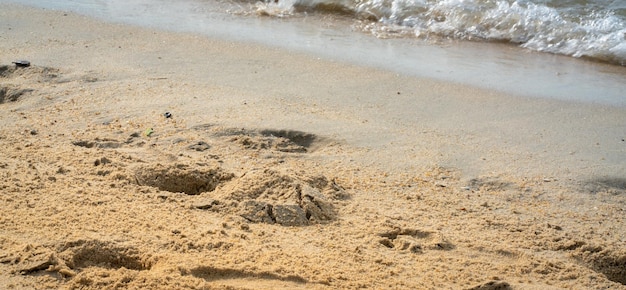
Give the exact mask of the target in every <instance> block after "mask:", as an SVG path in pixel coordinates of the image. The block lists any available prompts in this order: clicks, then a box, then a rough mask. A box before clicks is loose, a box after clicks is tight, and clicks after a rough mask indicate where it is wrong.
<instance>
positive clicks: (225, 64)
mask: <svg viewBox="0 0 626 290" xmlns="http://www.w3.org/2000/svg"><path fill="white" fill-rule="evenodd" d="M0 31H1V32H0V52H1V54H0V112H1V113H2V114H0V148H2V149H0V177H1V178H0V209H1V214H0V288H2V289H55V288H64V289H113V288H123V289H126V288H128V289H213V288H215V289H354V288H370V289H381V288H392V289H561V288H567V289H608V288H610V289H626V286H625V285H626V225H625V223H626V219H625V217H626V172H625V170H626V169H625V166H624V165H625V164H626V142H624V138H626V129H625V128H624V124H626V109H624V108H619V107H606V106H601V105H591V104H575V103H567V102H560V101H554V100H546V99H540V98H522V97H517V96H511V95H506V94H503V93H499V92H496V91H489V90H484V89H478V88H473V87H469V86H462V85H458V84H453V83H446V82H441V81H434V80H428V79H421V78H414V77H409V76H402V75H398V74H396V73H392V72H388V71H384V70H378V69H375V68H367V67H359V66H355V65H350V64H345V63H339V62H335V61H330V60H325V59H320V58H317V57H314V56H309V55H304V54H299V53H296V52H292V51H284V50H280V49H277V48H271V47H265V46H261V45H256V44H246V43H236V42H229V41H225V40H217V39H208V38H206V37H203V36H199V35H193V34H181V33H178V34H176V33H170V32H164V31H158V30H150V29H144V28H137V27H129V26H123V25H117V24H109V23H104V22H99V21H96V20H93V19H89V18H87V17H83V16H79V15H75V14H71V13H64V12H59V11H50V10H41V9H34V8H26V7H21V6H17V5H0ZM18 59H27V60H29V61H30V62H31V66H30V67H25V68H20V67H16V66H14V65H13V64H11V62H12V61H15V60H18ZM374 80H375V81H374ZM166 112H169V113H170V114H171V115H168V116H169V117H166V116H165V113H166Z"/></svg>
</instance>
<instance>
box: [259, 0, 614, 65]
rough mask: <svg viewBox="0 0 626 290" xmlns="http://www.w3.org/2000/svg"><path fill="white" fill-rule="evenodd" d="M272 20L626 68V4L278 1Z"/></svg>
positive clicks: (584, 0)
mask: <svg viewBox="0 0 626 290" xmlns="http://www.w3.org/2000/svg"><path fill="white" fill-rule="evenodd" d="M256 7H257V9H258V11H262V12H264V13H267V14H268V15H278V16H297V15H301V14H302V13H306V12H308V11H327V12H334V13H340V14H344V15H351V16H353V17H354V18H355V19H357V20H360V22H361V23H360V24H359V26H360V29H362V30H365V31H369V32H370V33H372V34H374V35H376V36H378V37H417V38H424V39H428V38H442V37H443V38H451V39H463V40H477V41H498V42H508V43H513V44H516V45H520V46H521V47H524V48H528V49H531V50H536V51H542V52H550V53H557V54H563V55H568V56H574V57H589V58H593V59H597V60H601V61H607V62H610V63H614V64H618V65H626V1H625V0H278V1H276V2H274V1H269V2H266V3H264V2H257V4H256Z"/></svg>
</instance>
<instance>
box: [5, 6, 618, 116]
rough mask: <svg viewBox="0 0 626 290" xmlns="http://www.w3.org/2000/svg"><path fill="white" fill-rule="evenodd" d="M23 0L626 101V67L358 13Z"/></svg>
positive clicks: (523, 89)
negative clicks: (412, 32) (386, 25)
mask: <svg viewBox="0 0 626 290" xmlns="http://www.w3.org/2000/svg"><path fill="white" fill-rule="evenodd" d="M0 2H15V1H10V0H0ZM462 2H463V1H462ZM469 2H472V1H469ZM19 3H20V4H26V5H31V6H38V7H44V8H49V9H60V10H66V11H73V12H77V13H80V14H85V15H88V16H93V17H97V18H100V19H104V20H106V21H112V22H121V23H128V24H133V25H140V26H147V27H152V28H157V29H166V30H170V31H179V32H191V33H199V34H203V35H207V36H209V37H218V38H222V39H231V40H235V41H244V42H256V43H261V44H264V45H270V46H278V47H283V48H287V49H291V50H295V51H301V52H306V53H312V54H314V55H317V56H318V57H321V58H325V59H333V60H338V61H347V62H353V63H356V64H360V65H368V66H375V67H381V68H384V69H389V70H393V71H396V72H398V73H401V74H409V75H415V76H419V77H428V78H435V79H440V80H445V81H452V82H458V83H464V84H470V85H475V86H479V87H484V88H489V89H496V90H501V91H505V92H508V93H512V94H516V95H522V96H529V97H542V98H556V99H562V100H568V101H575V102H584V103H600V104H607V105H617V106H626V93H625V92H626V67H623V66H618V65H609V64H603V63H598V62H593V61H587V60H582V59H576V58H571V57H566V56H560V55H556V54H549V53H541V52H536V51H532V50H528V49H524V48H520V47H517V46H514V45H510V44H507V43H501V42H498V43H493V42H489V43H487V42H474V41H465V40H458V39H447V38H436V39H435V38H429V39H420V38H406V37H395V38H377V37H374V36H372V35H371V34H368V33H363V31H362V30H361V28H362V27H359V26H358V25H355V24H354V23H355V22H354V19H352V18H347V17H343V16H339V15H336V14H328V13H308V12H306V11H304V12H299V13H300V14H298V15H297V16H294V17H263V16H260V15H259V14H258V13H256V12H255V13H249V12H250V11H253V10H254V9H257V10H254V11H258V7H257V6H258V5H266V4H258V3H252V2H250V3H249V2H232V1H231V2H225V1H222V2H220V1H202V0H182V1H175V2H171V1H164V0H126V1H118V0H111V1H99V0H62V1H58V0H57V1H51V0H38V1H35V0H21V1H19ZM282 3H285V2H282ZM279 4H280V3H279ZM281 5H284V4H281ZM615 5H617V4H615ZM292 6H293V3H292ZM255 7H256V8H255ZM620 11H621V10H620ZM262 14H267V13H262ZM272 15H277V13H276V12H273V14H272Z"/></svg>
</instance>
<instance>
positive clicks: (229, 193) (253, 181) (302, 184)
mask: <svg viewBox="0 0 626 290" xmlns="http://www.w3.org/2000/svg"><path fill="white" fill-rule="evenodd" d="M342 194H343V193H342V190H341V188H340V187H339V186H337V185H336V184H334V182H332V181H329V180H328V179H327V178H326V177H324V176H302V175H296V174H286V173H281V172H278V171H275V170H271V169H265V170H253V171H250V172H246V173H245V174H243V176H241V177H239V178H235V179H233V180H231V181H230V182H229V183H226V184H225V185H224V186H223V187H221V188H219V189H218V190H216V191H215V192H213V193H212V194H211V198H212V199H213V200H211V201H210V202H209V204H208V205H207V202H204V203H201V204H197V205H196V208H201V209H208V208H212V209H213V210H218V211H227V212H231V213H236V214H239V215H240V216H242V217H243V218H245V219H246V220H248V221H251V222H255V223H258V222H262V223H270V224H273V223H276V224H279V225H283V226H304V225H309V224H313V223H321V222H327V221H331V220H334V219H335V218H336V215H337V213H336V210H335V208H334V206H333V201H334V200H336V199H337V198H339V197H340V196H341V195H342Z"/></svg>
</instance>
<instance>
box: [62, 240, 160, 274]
mask: <svg viewBox="0 0 626 290" xmlns="http://www.w3.org/2000/svg"><path fill="white" fill-rule="evenodd" d="M62 248H64V250H63V253H62V254H61V256H62V257H63V259H64V260H65V263H66V264H67V266H68V267H70V268H72V269H75V270H80V269H84V268H89V267H99V268H107V269H120V268H126V269H130V270H138V271H143V270H149V269H150V268H151V267H152V263H151V262H148V261H146V260H145V259H143V257H142V254H141V253H140V252H139V251H138V250H137V249H135V248H133V247H127V246H121V245H116V244H114V243H108V242H103V241H97V240H93V241H83V240H80V241H76V242H72V243H68V244H66V245H65V246H64V247H62Z"/></svg>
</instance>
